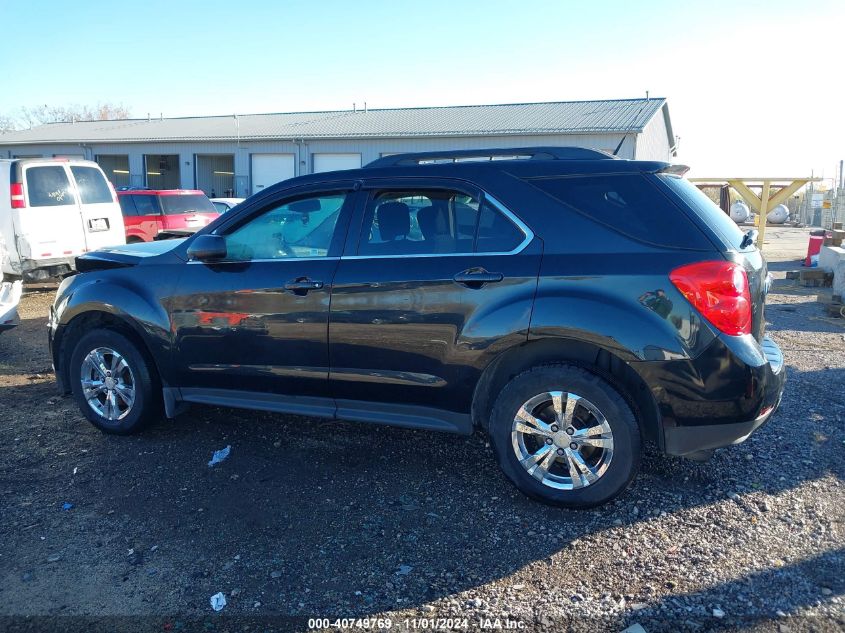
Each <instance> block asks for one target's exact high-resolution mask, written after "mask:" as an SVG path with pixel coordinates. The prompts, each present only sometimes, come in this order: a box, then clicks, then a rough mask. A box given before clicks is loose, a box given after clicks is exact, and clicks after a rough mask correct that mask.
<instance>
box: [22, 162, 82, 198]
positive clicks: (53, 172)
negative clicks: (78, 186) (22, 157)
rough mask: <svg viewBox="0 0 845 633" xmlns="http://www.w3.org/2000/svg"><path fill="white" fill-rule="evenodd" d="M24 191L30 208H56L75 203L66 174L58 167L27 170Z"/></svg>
mask: <svg viewBox="0 0 845 633" xmlns="http://www.w3.org/2000/svg"><path fill="white" fill-rule="evenodd" d="M26 191H27V193H28V194H29V206H31V207H58V206H63V205H69V204H75V203H76V199H75V198H74V195H73V191H72V190H71V188H70V181H69V180H68V178H67V172H65V168H64V167H62V166H60V165H51V166H49V167H46V166H45V167H30V168H29V169H27V170H26Z"/></svg>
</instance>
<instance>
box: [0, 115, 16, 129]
mask: <svg viewBox="0 0 845 633" xmlns="http://www.w3.org/2000/svg"><path fill="white" fill-rule="evenodd" d="M16 129H18V125H17V122H16V121H15V119H13V118H12V117H10V116H4V115H0V134H2V133H3V132H11V131H12V130H16Z"/></svg>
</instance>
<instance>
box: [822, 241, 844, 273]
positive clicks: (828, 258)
mask: <svg viewBox="0 0 845 633" xmlns="http://www.w3.org/2000/svg"><path fill="white" fill-rule="evenodd" d="M839 262H845V248H842V247H841V246H822V248H821V250H820V251H819V269H820V270H826V271H827V272H833V269H834V268H836V264H838V263H839Z"/></svg>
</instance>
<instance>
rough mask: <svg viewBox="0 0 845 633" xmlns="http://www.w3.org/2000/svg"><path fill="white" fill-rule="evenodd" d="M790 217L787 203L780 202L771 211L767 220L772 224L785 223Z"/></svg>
mask: <svg viewBox="0 0 845 633" xmlns="http://www.w3.org/2000/svg"><path fill="white" fill-rule="evenodd" d="M788 219H789V209H788V208H787V206H786V205H785V204H779V205H778V206H776V207H775V208H774V209H772V210H771V211H769V215H767V216H766V220H767V221H768V222H769V223H770V224H783V223H784V222H786V221H787V220H788Z"/></svg>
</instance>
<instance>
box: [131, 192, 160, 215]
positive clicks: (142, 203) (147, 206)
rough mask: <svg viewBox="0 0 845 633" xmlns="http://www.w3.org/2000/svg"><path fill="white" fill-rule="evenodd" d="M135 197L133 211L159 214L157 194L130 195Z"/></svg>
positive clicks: (141, 213) (139, 213) (140, 213)
mask: <svg viewBox="0 0 845 633" xmlns="http://www.w3.org/2000/svg"><path fill="white" fill-rule="evenodd" d="M132 197H133V198H134V199H135V212H136V213H137V214H138V215H161V208H160V207H159V206H158V196H132Z"/></svg>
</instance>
